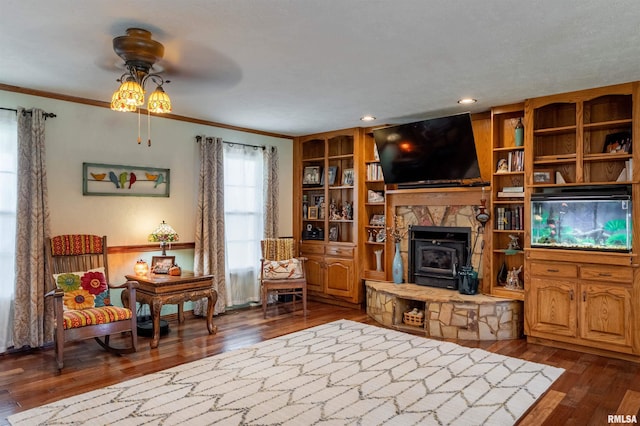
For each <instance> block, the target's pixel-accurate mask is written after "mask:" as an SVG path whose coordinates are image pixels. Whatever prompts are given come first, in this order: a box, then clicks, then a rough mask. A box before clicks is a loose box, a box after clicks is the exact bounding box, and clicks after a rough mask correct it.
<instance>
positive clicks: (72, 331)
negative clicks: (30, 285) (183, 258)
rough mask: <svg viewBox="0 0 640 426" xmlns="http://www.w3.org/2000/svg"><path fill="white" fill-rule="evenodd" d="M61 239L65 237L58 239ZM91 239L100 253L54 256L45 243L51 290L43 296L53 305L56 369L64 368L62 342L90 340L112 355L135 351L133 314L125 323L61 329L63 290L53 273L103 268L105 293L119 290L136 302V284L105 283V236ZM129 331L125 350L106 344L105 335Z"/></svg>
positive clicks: (49, 243)
mask: <svg viewBox="0 0 640 426" xmlns="http://www.w3.org/2000/svg"><path fill="white" fill-rule="evenodd" d="M61 237H65V236H61ZM91 237H93V238H101V240H102V250H101V251H100V252H83V253H82V254H64V255H54V254H53V246H52V240H53V239H52V238H50V239H49V240H48V242H47V262H48V264H49V268H50V272H51V275H50V278H49V279H50V280H51V283H52V285H53V290H51V291H49V292H48V293H47V294H46V295H45V297H52V298H53V303H54V315H55V324H56V325H55V352H56V362H57V364H58V368H59V369H62V368H63V366H64V344H65V342H70V341H76V340H84V339H88V338H91V337H93V338H94V339H95V340H96V342H98V344H99V345H100V346H102V347H103V348H104V349H105V350H107V351H109V352H112V353H116V354H125V353H132V352H135V351H136V350H137V345H138V336H137V324H136V312H135V311H133V312H131V318H129V319H126V320H119V321H112V322H107V323H104V324H92V325H85V326H83V327H74V328H69V329H65V328H64V307H63V296H64V291H63V290H62V289H60V288H57V286H56V282H55V280H54V278H53V274H60V273H71V272H79V271H88V270H90V269H95V268H100V267H104V273H105V279H106V281H107V285H108V288H109V291H110V290H111V289H123V291H126V292H127V293H128V296H129V300H133V301H135V300H136V290H135V287H136V285H137V284H138V283H137V282H136V281H127V282H125V283H124V284H121V285H113V284H111V283H110V281H109V269H108V266H107V237H106V236H103V237H97V236H91ZM125 332H129V333H130V336H131V344H130V346H129V347H125V348H116V347H113V346H111V345H110V343H109V336H110V335H111V334H115V333H125Z"/></svg>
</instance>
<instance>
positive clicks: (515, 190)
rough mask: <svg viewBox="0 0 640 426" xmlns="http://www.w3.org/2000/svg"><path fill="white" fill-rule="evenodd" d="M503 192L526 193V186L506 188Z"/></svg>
mask: <svg viewBox="0 0 640 426" xmlns="http://www.w3.org/2000/svg"><path fill="white" fill-rule="evenodd" d="M502 192H524V186H504V187H503V188H502Z"/></svg>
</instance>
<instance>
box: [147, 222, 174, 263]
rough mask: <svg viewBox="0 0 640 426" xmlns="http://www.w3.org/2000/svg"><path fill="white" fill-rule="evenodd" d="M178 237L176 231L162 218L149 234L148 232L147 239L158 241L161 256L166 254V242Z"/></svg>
mask: <svg viewBox="0 0 640 426" xmlns="http://www.w3.org/2000/svg"><path fill="white" fill-rule="evenodd" d="M178 239H179V237H178V233H177V232H176V231H175V230H174V229H173V228H172V227H171V225H169V224H168V223H166V222H165V221H164V220H163V221H162V223H161V224H160V225H158V227H157V228H156V229H155V230H154V231H153V232H152V233H151V234H149V241H151V242H154V243H157V242H159V243H160V248H161V249H162V255H163V256H166V255H167V248H166V246H167V243H174V242H176V241H178Z"/></svg>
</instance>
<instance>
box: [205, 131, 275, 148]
mask: <svg viewBox="0 0 640 426" xmlns="http://www.w3.org/2000/svg"><path fill="white" fill-rule="evenodd" d="M207 139H208V138H207ZM211 139H213V138H211ZM201 140H202V136H200V135H198V136H196V142H200V141H201ZM222 143H226V144H228V145H240V146H247V147H249V148H260V149H262V150H265V149H267V147H266V146H264V145H250V144H248V143H239V142H229V141H222Z"/></svg>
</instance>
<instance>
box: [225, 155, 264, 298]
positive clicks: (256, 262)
mask: <svg viewBox="0 0 640 426" xmlns="http://www.w3.org/2000/svg"><path fill="white" fill-rule="evenodd" d="M263 193H264V191H263V150H262V149H260V148H254V147H248V146H243V145H238V144H226V143H225V145H224V209H225V216H224V218H225V246H226V248H225V251H226V263H227V264H226V269H227V292H228V295H229V296H230V299H231V303H232V305H234V306H236V305H243V304H246V303H249V302H257V301H259V300H260V286H259V282H258V278H259V276H258V271H259V266H260V240H262V237H263V233H264V230H263V227H264V225H263V223H264V222H263V219H264V200H263Z"/></svg>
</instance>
